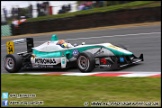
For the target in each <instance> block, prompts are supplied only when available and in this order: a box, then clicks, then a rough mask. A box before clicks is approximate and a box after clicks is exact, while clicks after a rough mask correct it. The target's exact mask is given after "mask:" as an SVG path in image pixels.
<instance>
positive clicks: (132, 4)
mask: <svg viewBox="0 0 162 108" xmlns="http://www.w3.org/2000/svg"><path fill="white" fill-rule="evenodd" d="M142 6H143V7H156V6H161V2H158V1H135V2H130V3H125V4H119V5H112V6H106V7H101V8H93V9H89V10H84V11H77V12H72V13H65V14H57V15H50V16H42V17H38V18H30V19H28V22H33V21H42V20H52V19H58V18H66V17H73V16H78V15H86V14H93V13H101V12H109V11H117V10H121V9H132V8H138V7H139V8H141V7H142Z"/></svg>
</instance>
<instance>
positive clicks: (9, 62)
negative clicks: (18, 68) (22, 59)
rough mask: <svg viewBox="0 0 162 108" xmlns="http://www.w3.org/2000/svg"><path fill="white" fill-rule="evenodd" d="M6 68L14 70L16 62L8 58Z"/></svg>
mask: <svg viewBox="0 0 162 108" xmlns="http://www.w3.org/2000/svg"><path fill="white" fill-rule="evenodd" d="M6 67H7V69H13V68H14V60H13V59H12V58H11V57H8V58H7V59H6Z"/></svg>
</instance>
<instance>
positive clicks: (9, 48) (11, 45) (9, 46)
mask: <svg viewBox="0 0 162 108" xmlns="http://www.w3.org/2000/svg"><path fill="white" fill-rule="evenodd" d="M6 47H7V54H13V53H14V42H12V41H8V42H6Z"/></svg>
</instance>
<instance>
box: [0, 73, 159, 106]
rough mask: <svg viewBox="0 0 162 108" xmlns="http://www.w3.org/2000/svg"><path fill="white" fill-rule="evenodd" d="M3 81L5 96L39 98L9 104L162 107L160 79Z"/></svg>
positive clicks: (31, 77)
mask: <svg viewBox="0 0 162 108" xmlns="http://www.w3.org/2000/svg"><path fill="white" fill-rule="evenodd" d="M1 79H2V80H1V81H2V86H1V87H2V88H1V89H2V92H9V93H17V94H19V93H28V94H32V93H34V94H36V98H9V101H44V105H40V106H49V107H51V106H59V107H60V106H61V107H62V106H81V107H83V106H84V103H85V102H89V104H90V103H91V102H94V101H96V102H101V101H102V102H145V104H142V105H145V106H148V104H146V103H151V105H153V104H156V105H161V103H160V102H161V101H160V100H161V81H160V80H161V78H122V77H95V76H82V77H76V76H37V75H13V74H12V75H11V74H2V76H1ZM137 105H138V104H137ZM9 106H22V105H9ZM25 106H26V105H25ZM29 106H38V105H29ZM89 106H90V105H89ZM113 106H116V105H115V104H113Z"/></svg>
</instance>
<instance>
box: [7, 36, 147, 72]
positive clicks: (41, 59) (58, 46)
mask: <svg viewBox="0 0 162 108" xmlns="http://www.w3.org/2000/svg"><path fill="white" fill-rule="evenodd" d="M26 43H27V44H26V45H27V51H24V52H19V53H16V54H14V53H13V54H7V55H6V56H5V61H4V67H5V69H6V70H7V71H8V72H10V73H15V72H18V71H19V70H20V69H22V68H52V69H55V68H56V67H57V68H58V67H59V68H61V69H66V68H68V67H71V66H72V67H73V66H77V67H78V69H79V70H80V71H81V72H91V71H93V69H94V68H95V67H99V68H106V69H110V70H117V69H120V68H121V67H126V66H128V65H132V64H136V63H139V62H141V61H144V59H143V54H140V56H139V57H136V56H135V55H134V54H133V53H132V52H130V51H128V50H127V49H126V48H125V47H124V46H117V45H113V44H111V43H100V44H85V43H84V44H81V45H72V44H71V43H68V42H66V41H65V40H59V39H58V37H57V36H56V35H52V37H51V39H50V41H47V42H45V43H43V44H41V45H39V46H37V47H34V41H33V38H26ZM8 50H11V49H8Z"/></svg>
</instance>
